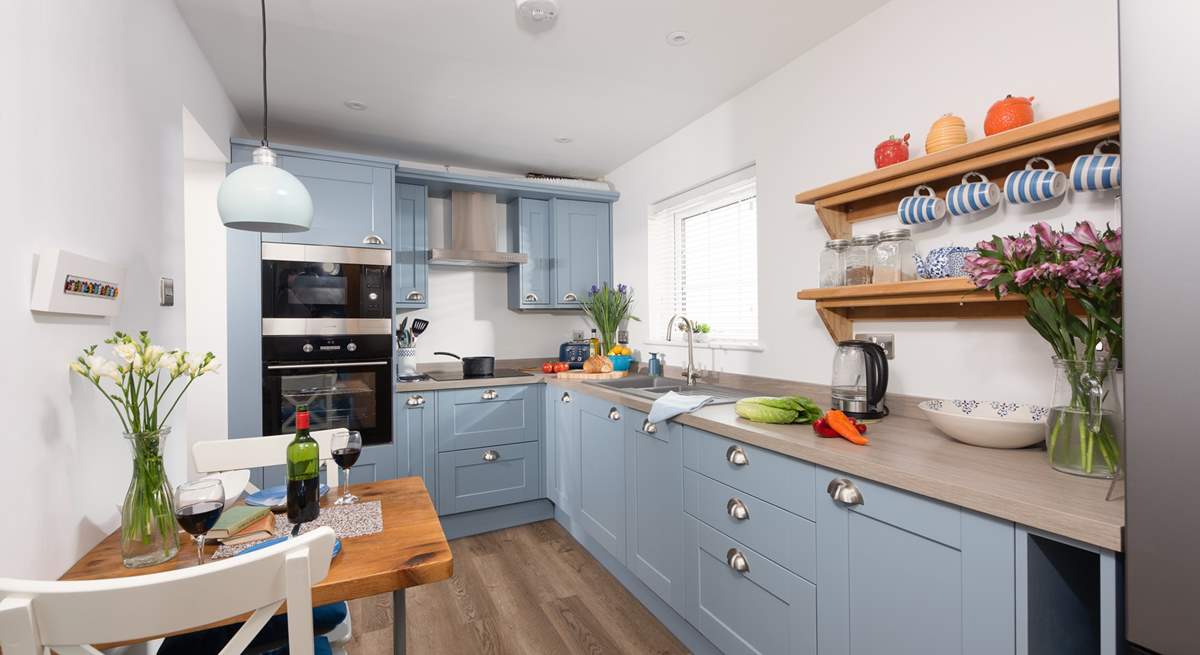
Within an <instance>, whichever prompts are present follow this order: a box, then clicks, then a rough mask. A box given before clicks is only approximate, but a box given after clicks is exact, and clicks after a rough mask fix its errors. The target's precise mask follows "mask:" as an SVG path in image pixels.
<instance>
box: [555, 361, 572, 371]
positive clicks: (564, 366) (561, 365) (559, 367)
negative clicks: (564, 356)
mask: <svg viewBox="0 0 1200 655" xmlns="http://www.w3.org/2000/svg"><path fill="white" fill-rule="evenodd" d="M569 370H571V365H570V364H568V363H566V362H556V363H555V364H554V372H555V373H564V372H566V371H569Z"/></svg>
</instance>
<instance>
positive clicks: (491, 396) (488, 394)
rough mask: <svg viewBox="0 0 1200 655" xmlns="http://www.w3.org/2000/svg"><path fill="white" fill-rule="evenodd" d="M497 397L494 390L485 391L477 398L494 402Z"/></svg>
mask: <svg viewBox="0 0 1200 655" xmlns="http://www.w3.org/2000/svg"><path fill="white" fill-rule="evenodd" d="M497 395H499V394H497V393H496V390H495V389H488V390H487V391H484V392H483V393H482V394H480V395H479V397H480V398H482V399H484V400H495V399H496V396H497Z"/></svg>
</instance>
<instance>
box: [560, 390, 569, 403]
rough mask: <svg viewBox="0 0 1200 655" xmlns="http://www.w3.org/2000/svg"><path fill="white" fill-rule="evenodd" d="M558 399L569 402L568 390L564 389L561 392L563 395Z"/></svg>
mask: <svg viewBox="0 0 1200 655" xmlns="http://www.w3.org/2000/svg"><path fill="white" fill-rule="evenodd" d="M560 400H561V401H562V402H564V403H569V402H571V394H570V392H567V391H564V392H563V395H562V398H561V399H560Z"/></svg>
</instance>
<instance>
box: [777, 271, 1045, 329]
mask: <svg viewBox="0 0 1200 655" xmlns="http://www.w3.org/2000/svg"><path fill="white" fill-rule="evenodd" d="M796 297H797V298H799V299H800V300H815V301H816V303H817V314H818V315H819V316H820V317H821V321H822V322H824V323H825V329H827V330H829V336H831V337H833V340H834V341H843V340H845V339H852V338H854V320H855V319H874V320H879V319H889V320H890V319H909V320H913V319H916V320H920V319H925V320H928V319H943V318H945V319H964V318H1014V317H1021V316H1024V315H1025V298H1024V297H1023V296H1019V295H1016V294H1009V295H1007V296H1005V297H1003V298H1000V299H999V300H997V299H996V296H995V294H993V293H992V292H991V291H985V290H982V289H977V288H975V285H974V284H971V282H970V281H969V280H968V279H967V278H961V277H959V278H943V279H937V280H913V281H911V282H892V283H888V284H863V285H858V286H852V287H828V288H824V289H805V290H803V291H800V292H797V293H796Z"/></svg>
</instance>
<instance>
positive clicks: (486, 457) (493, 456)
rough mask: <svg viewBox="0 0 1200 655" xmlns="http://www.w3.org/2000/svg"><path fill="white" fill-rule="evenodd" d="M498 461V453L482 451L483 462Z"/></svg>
mask: <svg viewBox="0 0 1200 655" xmlns="http://www.w3.org/2000/svg"><path fill="white" fill-rule="evenodd" d="M498 459H500V453H498V452H496V451H494V450H485V451H483V461H485V462H494V461H496V460H498Z"/></svg>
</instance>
